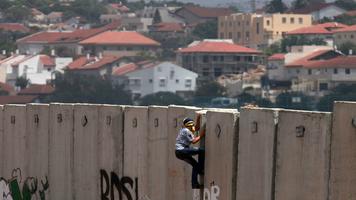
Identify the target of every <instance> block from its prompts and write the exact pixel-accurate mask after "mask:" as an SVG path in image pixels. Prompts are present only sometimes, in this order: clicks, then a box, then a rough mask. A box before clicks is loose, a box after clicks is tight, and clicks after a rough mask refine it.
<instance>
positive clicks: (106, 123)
mask: <svg viewBox="0 0 356 200" xmlns="http://www.w3.org/2000/svg"><path fill="white" fill-rule="evenodd" d="M122 110H123V108H122V107H121V106H101V107H100V109H99V118H98V122H99V131H98V133H99V134H98V137H99V147H98V149H99V168H100V169H103V170H106V171H107V172H115V173H116V174H117V175H119V176H122V168H123V166H122V165H123V140H124V134H123V126H124V124H123V122H124V121H123V120H124V119H123V111H122Z"/></svg>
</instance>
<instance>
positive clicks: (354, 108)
mask: <svg viewBox="0 0 356 200" xmlns="http://www.w3.org/2000/svg"><path fill="white" fill-rule="evenodd" d="M355 117H356V103H355V102H336V103H335V104H334V114H333V128H332V130H333V133H332V137H331V138H332V141H331V168H330V186H329V188H330V198H329V199H330V200H346V199H347V200H354V199H356V190H355V183H356V145H355V144H356V132H355V129H356V128H355V127H356V126H355V125H354V124H356V118H355Z"/></svg>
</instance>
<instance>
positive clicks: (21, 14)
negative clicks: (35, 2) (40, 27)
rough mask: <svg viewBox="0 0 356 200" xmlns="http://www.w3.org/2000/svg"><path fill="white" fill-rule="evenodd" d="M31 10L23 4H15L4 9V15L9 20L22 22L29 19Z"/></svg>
mask: <svg viewBox="0 0 356 200" xmlns="http://www.w3.org/2000/svg"><path fill="white" fill-rule="evenodd" d="M30 16H31V11H30V9H29V8H27V7H26V6H24V5H15V6H11V7H10V8H8V9H6V10H5V11H4V17H5V19H6V20H7V21H9V22H22V21H24V20H27V19H29V18H30Z"/></svg>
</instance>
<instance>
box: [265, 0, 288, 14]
mask: <svg viewBox="0 0 356 200" xmlns="http://www.w3.org/2000/svg"><path fill="white" fill-rule="evenodd" d="M287 9H288V8H287V6H286V5H285V4H284V3H283V1H282V0H272V1H270V2H269V3H268V4H267V5H266V12H267V13H284V12H285V11H286V10H287Z"/></svg>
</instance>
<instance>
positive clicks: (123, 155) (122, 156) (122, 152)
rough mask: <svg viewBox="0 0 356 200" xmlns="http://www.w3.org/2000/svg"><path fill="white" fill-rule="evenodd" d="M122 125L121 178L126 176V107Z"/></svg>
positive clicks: (123, 112) (123, 109)
mask: <svg viewBox="0 0 356 200" xmlns="http://www.w3.org/2000/svg"><path fill="white" fill-rule="evenodd" d="M121 117H122V118H121V120H120V121H121V123H122V126H121V130H120V134H121V135H122V136H121V139H122V141H121V144H122V145H121V173H122V174H121V176H124V174H125V163H124V162H125V117H126V108H125V107H122V109H121Z"/></svg>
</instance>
